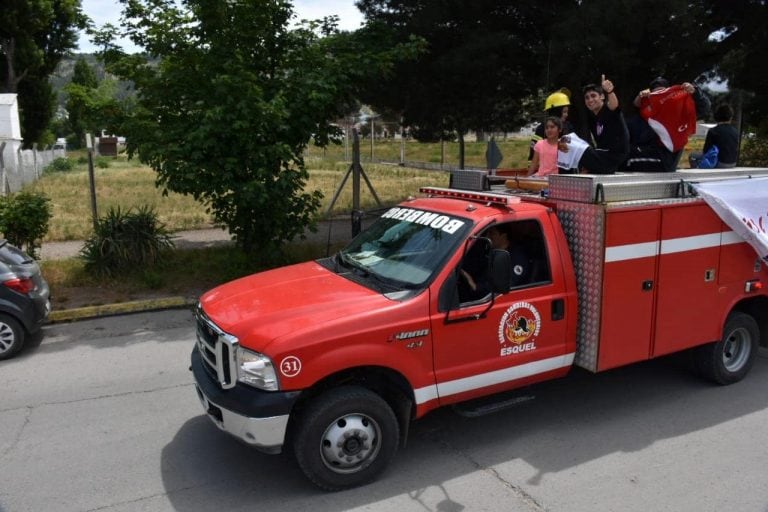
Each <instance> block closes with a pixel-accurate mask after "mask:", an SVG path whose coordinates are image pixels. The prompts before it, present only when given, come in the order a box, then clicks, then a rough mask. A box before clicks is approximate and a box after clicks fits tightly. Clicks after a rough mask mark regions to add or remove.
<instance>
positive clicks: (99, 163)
mask: <svg viewBox="0 0 768 512" xmlns="http://www.w3.org/2000/svg"><path fill="white" fill-rule="evenodd" d="M93 164H94V165H95V166H96V167H98V168H99V169H109V166H110V165H112V164H111V162H110V161H109V158H107V157H105V156H100V157H98V158H96V160H95V161H94V162H93Z"/></svg>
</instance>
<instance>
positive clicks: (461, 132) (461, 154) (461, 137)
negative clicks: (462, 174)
mask: <svg viewBox="0 0 768 512" xmlns="http://www.w3.org/2000/svg"><path fill="white" fill-rule="evenodd" d="M459 169H464V130H459Z"/></svg>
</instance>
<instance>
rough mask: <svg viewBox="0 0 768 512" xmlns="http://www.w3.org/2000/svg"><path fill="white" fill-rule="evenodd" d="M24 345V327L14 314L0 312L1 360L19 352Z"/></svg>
mask: <svg viewBox="0 0 768 512" xmlns="http://www.w3.org/2000/svg"><path fill="white" fill-rule="evenodd" d="M23 346H24V329H22V328H21V325H19V322H18V321H16V319H15V318H13V317H12V316H8V315H6V314H3V313H0V361H1V360H3V359H10V358H11V357H13V356H15V355H16V354H18V352H19V350H21V348H22V347H23Z"/></svg>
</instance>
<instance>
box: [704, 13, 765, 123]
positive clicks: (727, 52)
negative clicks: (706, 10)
mask: <svg viewBox="0 0 768 512" xmlns="http://www.w3.org/2000/svg"><path fill="white" fill-rule="evenodd" d="M711 7H712V11H711V12H712V16H713V17H714V19H716V20H717V21H718V22H719V26H720V27H721V29H720V30H718V31H717V33H716V34H715V36H716V39H718V40H719V45H718V46H719V47H720V55H722V59H721V60H720V61H719V64H718V66H717V69H716V71H717V73H718V74H719V75H720V76H722V77H723V78H726V79H727V80H728V85H729V87H730V88H731V89H732V90H735V91H738V94H736V95H735V96H737V97H736V98H734V99H735V100H736V102H740V100H741V92H742V91H747V92H748V93H749V96H750V98H749V101H748V102H747V104H746V105H745V107H746V109H745V110H746V112H745V114H746V117H747V119H746V121H747V122H749V123H750V124H752V125H753V126H755V127H756V128H757V129H758V131H759V132H760V134H761V136H763V137H765V136H768V70H766V68H765V65H764V61H765V58H764V57H765V55H766V52H768V32H767V31H766V30H765V20H766V17H768V4H767V3H766V2H765V1H764V0H738V1H729V2H725V1H723V0H712V1H711Z"/></svg>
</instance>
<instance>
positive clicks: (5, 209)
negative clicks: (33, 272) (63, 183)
mask: <svg viewBox="0 0 768 512" xmlns="http://www.w3.org/2000/svg"><path fill="white" fill-rule="evenodd" d="M50 203H51V200H50V199H48V197H47V196H46V195H45V194H42V193H39V192H28V191H21V192H18V193H16V194H11V195H7V196H3V197H0V231H2V232H3V234H4V235H5V238H6V239H7V240H8V241H9V242H10V243H11V244H13V245H15V246H16V247H19V248H23V249H25V250H26V252H27V254H29V255H30V256H32V257H33V258H36V257H37V249H39V248H40V241H41V240H42V238H43V237H44V236H45V234H46V233H47V232H48V222H49V221H50V220H51V204H50Z"/></svg>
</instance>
